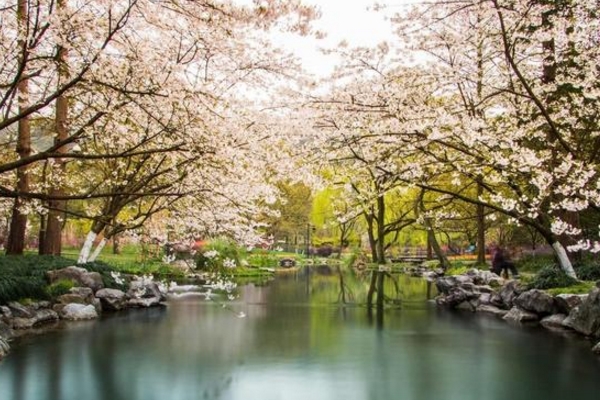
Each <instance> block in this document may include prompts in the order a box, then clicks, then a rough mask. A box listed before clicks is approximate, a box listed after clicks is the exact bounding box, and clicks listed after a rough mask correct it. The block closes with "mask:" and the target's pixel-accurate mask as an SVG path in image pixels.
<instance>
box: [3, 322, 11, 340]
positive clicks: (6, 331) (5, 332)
mask: <svg viewBox="0 0 600 400" xmlns="http://www.w3.org/2000/svg"><path fill="white" fill-rule="evenodd" d="M0 336H1V337H4V338H10V337H12V329H11V328H10V323H9V320H8V319H7V320H0Z"/></svg>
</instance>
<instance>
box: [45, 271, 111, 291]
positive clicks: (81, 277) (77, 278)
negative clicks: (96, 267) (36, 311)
mask: <svg viewBox="0 0 600 400" xmlns="http://www.w3.org/2000/svg"><path fill="white" fill-rule="evenodd" d="M46 276H47V277H48V280H49V281H50V283H54V282H56V281H59V280H61V279H65V280H71V281H73V282H76V283H77V284H79V285H81V286H85V287H88V288H90V289H92V290H93V291H94V292H95V291H97V290H99V289H102V288H103V287H104V284H103V283H102V276H101V275H100V274H99V273H97V272H88V271H87V270H86V269H85V268H80V267H66V268H62V269H58V270H54V271H48V272H46Z"/></svg>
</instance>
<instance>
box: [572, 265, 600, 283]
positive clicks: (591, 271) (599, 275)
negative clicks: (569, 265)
mask: <svg viewBox="0 0 600 400" xmlns="http://www.w3.org/2000/svg"><path fill="white" fill-rule="evenodd" d="M575 271H576V272H577V277H578V278H579V279H582V280H584V281H598V280H600V264H598V263H596V262H584V263H581V264H577V265H575Z"/></svg>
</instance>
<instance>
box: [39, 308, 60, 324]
mask: <svg viewBox="0 0 600 400" xmlns="http://www.w3.org/2000/svg"><path fill="white" fill-rule="evenodd" d="M56 320H58V314H57V313H56V312H55V311H54V310H51V309H49V308H45V309H43V310H38V311H37V312H36V313H35V324H34V325H37V324H40V323H43V322H51V321H56Z"/></svg>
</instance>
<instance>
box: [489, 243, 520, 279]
mask: <svg viewBox="0 0 600 400" xmlns="http://www.w3.org/2000/svg"><path fill="white" fill-rule="evenodd" d="M509 270H510V274H511V275H512V277H513V279H517V278H519V272H518V271H517V267H515V264H514V263H513V262H512V260H511V259H510V254H509V253H508V251H507V250H506V249H504V248H503V247H501V246H498V247H497V248H496V252H495V253H494V257H493V258H492V272H493V273H495V274H496V275H499V276H503V277H505V278H508V271H509Z"/></svg>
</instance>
